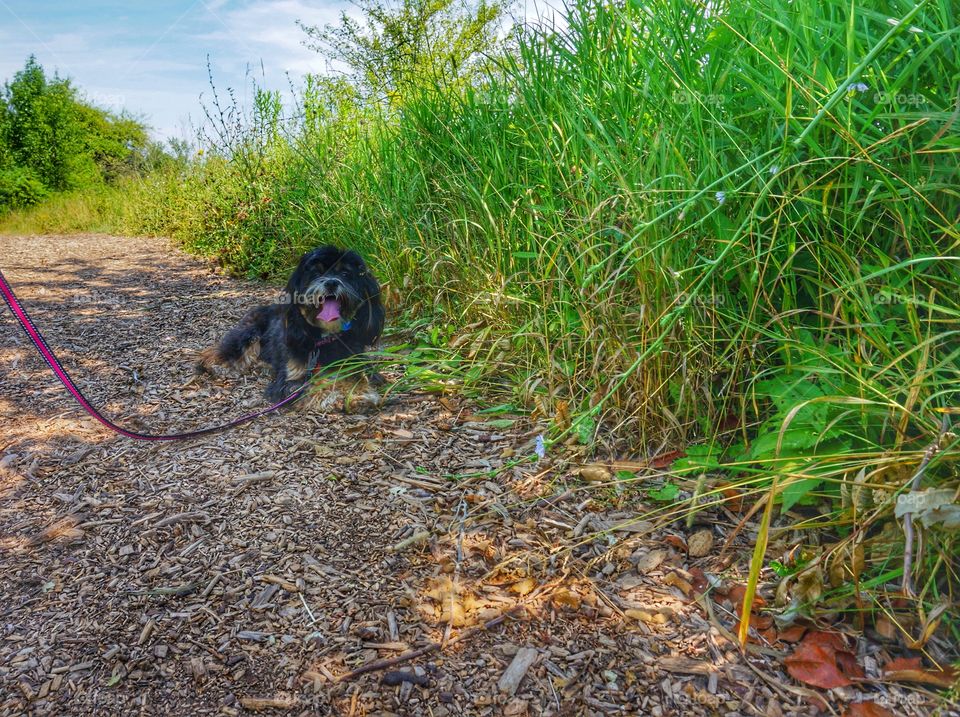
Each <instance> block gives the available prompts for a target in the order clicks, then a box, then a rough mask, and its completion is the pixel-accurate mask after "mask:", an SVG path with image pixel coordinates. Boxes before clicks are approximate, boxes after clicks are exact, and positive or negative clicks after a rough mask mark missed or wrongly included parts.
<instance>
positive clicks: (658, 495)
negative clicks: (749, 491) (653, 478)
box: [647, 483, 680, 503]
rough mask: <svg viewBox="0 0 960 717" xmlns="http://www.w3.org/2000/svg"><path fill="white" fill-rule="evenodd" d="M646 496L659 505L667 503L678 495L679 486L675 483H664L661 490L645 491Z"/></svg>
mask: <svg viewBox="0 0 960 717" xmlns="http://www.w3.org/2000/svg"><path fill="white" fill-rule="evenodd" d="M647 495H648V496H650V497H651V498H652V499H653V500H657V501H660V502H661V503H669V502H671V501H674V500H676V499H677V496H678V495H680V486H678V485H677V484H676V483H664V484H663V487H662V488H657V489H655V490H651V491H647Z"/></svg>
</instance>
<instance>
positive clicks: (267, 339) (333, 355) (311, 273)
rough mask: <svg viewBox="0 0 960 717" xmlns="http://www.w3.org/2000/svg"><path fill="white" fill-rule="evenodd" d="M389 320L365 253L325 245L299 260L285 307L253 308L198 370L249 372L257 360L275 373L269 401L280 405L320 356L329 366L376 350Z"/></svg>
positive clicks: (206, 355) (209, 352)
mask: <svg viewBox="0 0 960 717" xmlns="http://www.w3.org/2000/svg"><path fill="white" fill-rule="evenodd" d="M328 306H331V307H335V308H329V309H328V308H327V307H328ZM333 314H339V315H338V316H335V317H334V316H333ZM324 315H325V316H324ZM383 319H384V310H383V305H382V304H381V302H380V285H379V284H378V283H377V280H376V279H375V278H374V276H373V274H372V273H371V272H370V270H369V269H368V268H367V265H366V264H365V263H364V261H363V259H362V258H360V255H359V254H357V253H356V252H355V251H350V250H344V249H339V248H337V247H335V246H332V245H326V246H321V247H318V248H317V249H314V250H313V251H310V252H307V253H306V254H304V255H303V256H302V257H301V258H300V263H299V265H298V266H297V268H296V270H295V271H294V272H293V274H292V275H291V276H290V280H289V281H288V282H287V288H286V295H285V296H284V301H283V302H281V303H277V304H271V305H269V306H258V307H257V308H255V309H251V310H250V311H249V312H248V313H247V315H246V316H244V317H243V319H241V320H240V323H239V324H237V326H235V327H234V328H233V329H231V330H230V331H229V332H228V333H227V334H226V336H224V337H223V340H222V341H221V342H220V344H219V345H218V346H216V347H213V348H209V349H206V350H205V351H203V352H201V354H200V360H199V362H198V363H197V369H198V371H201V372H209V371H210V370H211V368H212V367H213V365H215V364H221V365H226V366H231V367H235V368H240V369H245V368H248V367H249V366H251V365H252V364H253V363H254V362H255V361H256V360H257V359H259V360H261V361H264V362H265V363H267V364H269V365H270V367H271V368H272V369H273V380H272V381H271V382H270V385H269V386H268V387H267V392H266V394H267V398H269V399H270V400H271V401H279V400H281V399H283V398H286V397H287V396H289V395H290V394H291V393H292V392H293V391H294V390H296V389H297V388H299V387H300V386H301V385H302V384H303V382H304V381H305V380H306V378H307V372H308V371H309V370H310V368H311V364H312V361H311V359H312V358H313V356H314V355H315V356H316V366H317V367H323V366H327V365H329V364H331V363H333V362H335V361H339V360H341V359H345V358H348V357H350V356H353V355H355V354H358V353H361V352H363V351H364V350H365V349H367V348H368V347H370V346H372V345H373V344H375V343H376V342H377V340H378V339H379V337H380V332H381V331H382V330H383ZM346 322H349V328H347V329H345V330H344V328H343V327H344V325H345V323H346Z"/></svg>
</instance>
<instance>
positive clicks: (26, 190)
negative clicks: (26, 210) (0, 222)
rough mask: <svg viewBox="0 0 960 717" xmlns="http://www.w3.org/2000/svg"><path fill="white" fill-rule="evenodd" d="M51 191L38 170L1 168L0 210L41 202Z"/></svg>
mask: <svg viewBox="0 0 960 717" xmlns="http://www.w3.org/2000/svg"><path fill="white" fill-rule="evenodd" d="M48 195H49V192H48V191H47V188H46V187H45V186H44V185H43V182H41V181H40V178H39V177H38V176H37V174H36V172H34V171H33V170H31V169H26V168H24V167H13V168H11V169H4V170H0V211H4V210H5V209H22V208H23V207H30V206H33V205H34V204H39V203H40V202H42V201H43V200H44V199H46V198H47V196H48Z"/></svg>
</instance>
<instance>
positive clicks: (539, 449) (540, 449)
mask: <svg viewBox="0 0 960 717" xmlns="http://www.w3.org/2000/svg"><path fill="white" fill-rule="evenodd" d="M533 450H534V452H535V453H536V454H537V458H539V459H541V460H542V459H544V458H546V456H547V444H546V442H545V441H544V440H543V434H542V433H541V434H539V435H538V436H537V440H536V443H534V446H533Z"/></svg>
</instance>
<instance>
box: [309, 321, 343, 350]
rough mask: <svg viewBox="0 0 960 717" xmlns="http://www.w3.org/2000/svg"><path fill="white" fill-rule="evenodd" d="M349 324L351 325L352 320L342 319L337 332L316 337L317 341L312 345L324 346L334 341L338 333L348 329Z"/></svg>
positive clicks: (338, 335)
mask: <svg viewBox="0 0 960 717" xmlns="http://www.w3.org/2000/svg"><path fill="white" fill-rule="evenodd" d="M351 326H353V322H352V321H344V322H343V323H341V324H340V331H339V333H336V334H330V335H329V336H324V337H323V338H322V339H317V343H315V344H314V346H326V345H327V344H332V343H333V342H334V341H336V340H337V339H339V338H340V334H343V333H344V332H346V331H349V330H350V327H351Z"/></svg>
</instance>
